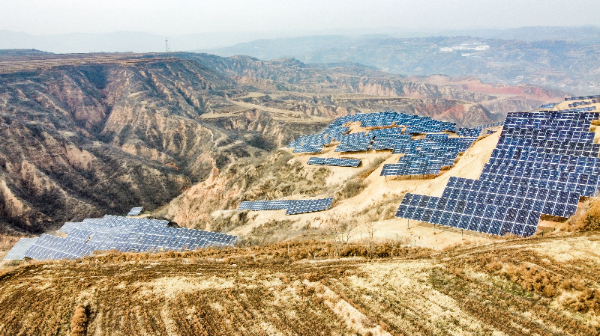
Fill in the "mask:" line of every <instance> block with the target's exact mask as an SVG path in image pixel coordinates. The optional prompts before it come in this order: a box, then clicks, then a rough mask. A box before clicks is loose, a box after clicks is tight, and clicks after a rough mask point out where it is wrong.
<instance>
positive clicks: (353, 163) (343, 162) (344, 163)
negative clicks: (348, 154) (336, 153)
mask: <svg viewBox="0 0 600 336" xmlns="http://www.w3.org/2000/svg"><path fill="white" fill-rule="evenodd" d="M360 161H361V160H360V159H345V158H317V157H312V158H310V159H309V160H308V164H309V165H324V166H338V167H358V166H359V165H360Z"/></svg>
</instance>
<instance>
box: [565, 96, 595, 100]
mask: <svg viewBox="0 0 600 336" xmlns="http://www.w3.org/2000/svg"><path fill="white" fill-rule="evenodd" d="M585 99H600V95H596V96H578V97H567V98H565V101H573V100H585Z"/></svg>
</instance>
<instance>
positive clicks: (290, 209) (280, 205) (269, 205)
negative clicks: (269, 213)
mask: <svg viewBox="0 0 600 336" xmlns="http://www.w3.org/2000/svg"><path fill="white" fill-rule="evenodd" d="M332 203H333V198H323V199H317V200H275V201H254V202H247V201H246V202H242V203H241V204H240V206H239V208H238V209H239V210H253V211H260V210H287V211H286V215H296V214H301V213H308V212H315V211H324V210H328V209H329V208H330V207H331V204H332Z"/></svg>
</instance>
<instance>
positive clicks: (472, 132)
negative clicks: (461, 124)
mask: <svg viewBox="0 0 600 336" xmlns="http://www.w3.org/2000/svg"><path fill="white" fill-rule="evenodd" d="M456 134H457V135H459V136H466V137H478V136H480V135H481V129H475V128H459V129H458V131H457V132H456Z"/></svg>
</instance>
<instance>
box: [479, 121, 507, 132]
mask: <svg viewBox="0 0 600 336" xmlns="http://www.w3.org/2000/svg"><path fill="white" fill-rule="evenodd" d="M502 125H504V121H499V122H495V123H490V124H485V125H480V126H475V127H473V129H479V130H484V129H486V128H492V127H498V126H502Z"/></svg>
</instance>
